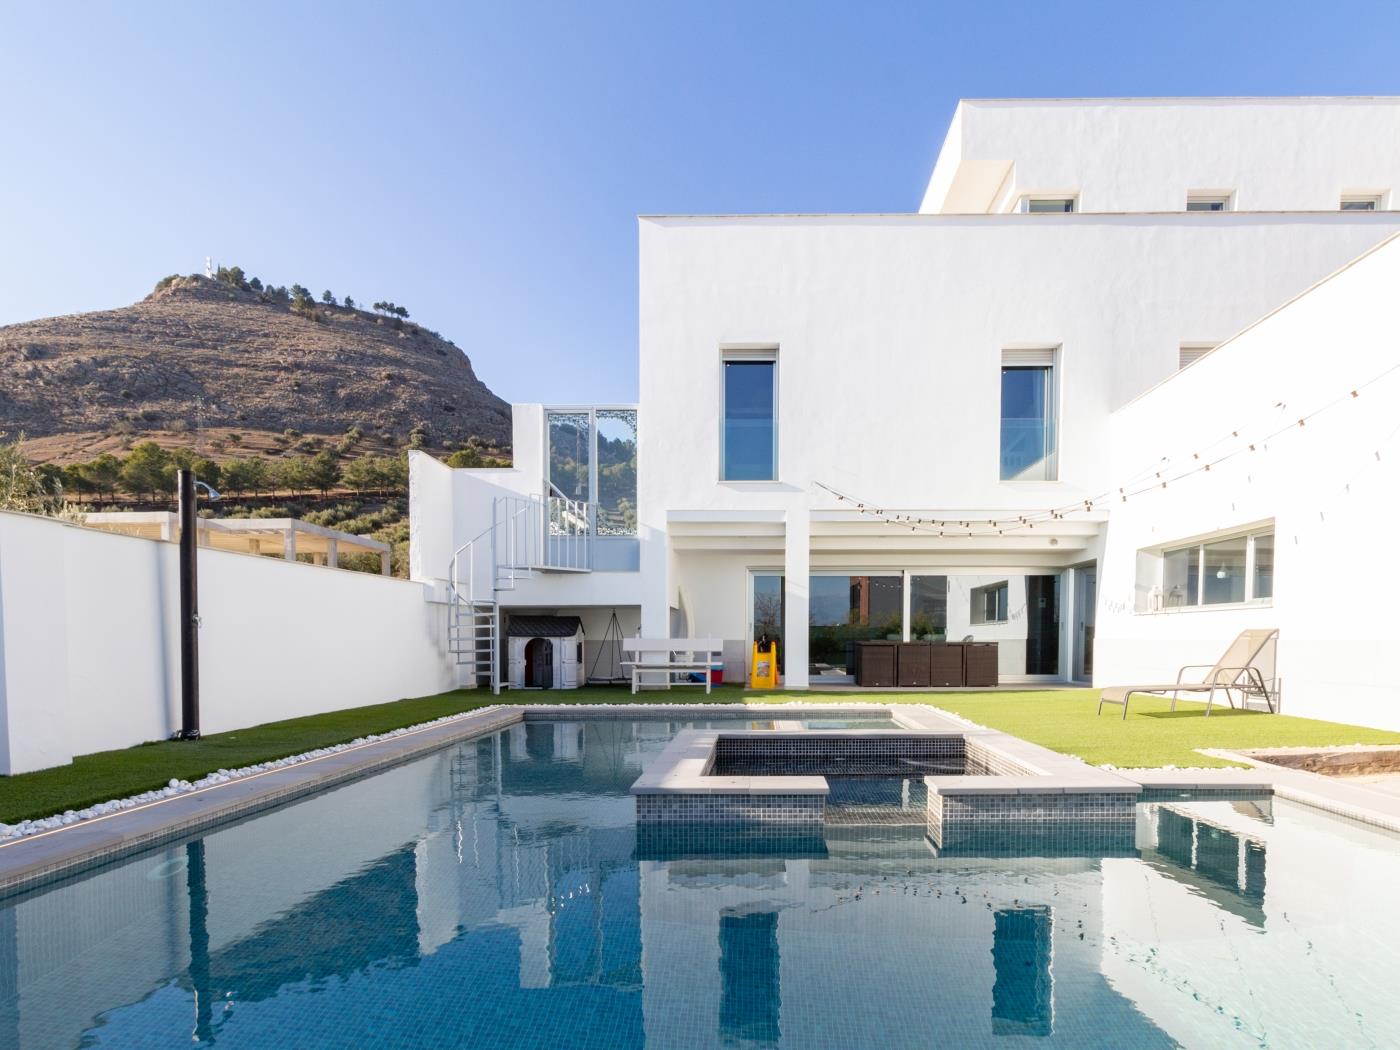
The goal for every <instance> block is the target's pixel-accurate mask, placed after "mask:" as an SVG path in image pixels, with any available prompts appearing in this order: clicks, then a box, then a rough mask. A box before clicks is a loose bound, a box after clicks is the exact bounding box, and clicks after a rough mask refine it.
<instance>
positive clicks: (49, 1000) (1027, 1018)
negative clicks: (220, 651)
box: [0, 720, 1400, 1050]
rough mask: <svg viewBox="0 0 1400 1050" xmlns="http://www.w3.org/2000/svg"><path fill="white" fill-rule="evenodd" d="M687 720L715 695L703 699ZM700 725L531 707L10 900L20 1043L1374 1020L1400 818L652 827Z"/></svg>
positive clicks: (745, 1041) (877, 815)
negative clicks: (1035, 827) (748, 834)
mask: <svg viewBox="0 0 1400 1050" xmlns="http://www.w3.org/2000/svg"><path fill="white" fill-rule="evenodd" d="M690 724H699V723H690ZM682 725H683V724H682V723H674V722H673V723H662V722H646V721H638V722H628V721H622V720H600V721H594V722H583V723H532V724H529V725H523V726H517V727H514V728H512V729H510V730H507V731H504V732H502V733H498V734H494V735H492V736H488V737H485V738H482V739H479V740H474V741H470V742H467V743H464V744H462V745H459V746H455V747H452V748H450V749H447V750H444V751H441V752H438V753H436V754H433V755H431V756H429V757H427V758H423V759H420V760H417V761H414V762H412V763H409V764H406V765H403V766H400V767H398V768H395V769H392V770H389V771H388V772H385V773H381V774H379V775H377V776H374V777H372V778H368V779H365V780H361V781H358V782H355V783H351V784H347V785H345V786H342V787H340V788H338V789H335V790H333V791H329V792H326V793H325V794H322V795H319V796H316V797H313V798H309V799H306V800H303V801H301V802H297V803H295V804H292V805H288V806H286V807H283V808H281V809H278V810H275V811H271V812H268V813H265V814H263V815H261V816H258V817H255V818H251V819H248V820H246V821H243V822H241V823H238V824H232V825H227V826H223V827H220V828H217V829H215V830H213V831H210V832H208V833H206V834H204V835H203V836H201V837H198V838H193V839H191V840H190V841H188V842H181V843H178V844H175V845H171V846H166V847H162V848H160V849H158V850H155V851H153V852H151V853H149V854H146V855H142V856H139V857H136V858H132V859H129V860H126V861H123V862H121V863H119V864H115V865H112V866H109V867H106V868H103V869H100V870H96V871H92V872H88V873H86V874H83V875H80V876H76V877H73V878H71V879H69V880H67V881H65V882H63V883H60V884H58V885H55V886H52V887H46V888H44V889H42V890H39V891H34V892H30V893H27V894H25V895H22V896H19V897H12V898H9V899H6V900H0V1046H4V1047H21V1048H30V1047H35V1048H38V1047H42V1048H49V1047H72V1046H91V1047H140V1048H150V1047H156V1048H159V1047H188V1046H191V1045H205V1044H208V1045H220V1046H227V1047H237V1048H252V1050H260V1048H264V1047H308V1048H310V1047H385V1048H401V1047H403V1048H407V1047H413V1048H419V1047H456V1046H473V1047H493V1048H498V1047H513V1046H520V1047H546V1048H560V1047H577V1048H584V1047H589V1048H592V1047H643V1046H646V1047H653V1048H655V1047H678V1048H679V1047H696V1048H699V1047H801V1048H818V1050H820V1048H841V1050H849V1048H854V1047H882V1048H883V1047H910V1048H914V1047H918V1048H927V1047H959V1048H962V1047H1032V1046H1034V1047H1076V1048H1077V1047H1169V1046H1188V1047H1234V1046H1239V1047H1352V1046H1356V1047H1384V1046H1395V1045H1397V1042H1400V996H1397V995H1396V993H1395V988H1396V981H1397V978H1400V938H1398V937H1397V936H1396V933H1397V931H1400V894H1397V893H1396V892H1395V888H1396V887H1397V886H1400V843H1398V842H1397V840H1395V839H1393V838H1391V837H1388V836H1385V835H1382V834H1379V833H1375V832H1372V831H1369V830H1367V829H1364V828H1361V827H1359V826H1356V825H1351V824H1348V823H1345V822H1342V821H1339V820H1336V819H1333V818H1329V817H1326V816H1324V815H1321V814H1319V813H1317V812H1315V811H1312V810H1309V809H1305V808H1302V807H1298V806H1293V805H1289V804H1287V803H1283V802H1277V801H1275V802H1270V801H1267V800H1253V801H1250V800H1241V801H1233V802H1232V801H1207V802H1189V801H1163V802H1152V803H1145V804H1143V805H1141V806H1139V810H1138V820H1137V831H1136V838H1135V842H1134V843H1133V844H1132V845H1131V847H1130V848H1129V849H1127V850H1126V851H1118V853H1117V855H1112V856H1104V855H1102V853H1096V852H1094V851H1093V850H1085V849H1083V848H1082V847H1075V846H1074V845H1073V844H1071V843H1067V842H1061V843H1057V842H1054V841H1048V842H1047V841H1038V842H1034V843H1029V844H1027V843H1020V844H1018V843H1017V842H1016V841H1011V840H1008V841H1001V842H996V843H989V844H988V847H987V849H986V850H985V851H984V852H983V853H981V854H978V853H973V854H970V855H957V856H950V855H940V853H939V851H938V850H937V849H935V848H933V847H932V846H931V845H930V844H929V842H928V840H927V839H926V837H925V835H924V830H923V828H922V826H921V824H920V820H919V816H920V812H921V808H922V806H923V803H924V795H923V794H922V791H921V790H920V785H917V784H906V783H901V782H900V781H871V782H864V783H862V782H859V781H855V782H849V783H845V784H843V785H842V787H841V791H840V792H839V793H838V796H837V797H836V798H835V799H834V802H833V806H834V809H833V813H832V820H831V823H830V825H829V826H828V827H827V829H826V832H825V834H824V835H822V836H819V838H818V841H815V842H812V841H806V842H796V843H794V842H784V841H779V840H763V839H753V838H745V839H741V840H729V841H728V842H723V841H717V842H715V843H713V844H712V846H711V847H708V848H706V847H698V846H697V845H696V844H695V842H693V841H692V842H690V843H688V844H681V847H680V848H672V847H668V846H667V845H666V844H665V843H659V844H658V843H655V842H643V843H641V844H640V845H641V849H640V851H639V842H638V838H637V834H636V828H635V825H634V822H633V802H632V799H631V797H630V796H629V795H628V787H629V786H630V785H631V783H632V781H633V780H634V779H635V778H636V776H637V775H638V773H639V772H640V770H641V769H642V767H643V766H644V765H645V764H646V763H647V762H648V761H649V760H650V759H651V758H652V757H654V756H655V755H656V754H657V753H658V752H659V751H660V749H661V748H662V747H663V746H664V745H665V743H666V742H667V741H668V740H669V739H670V737H671V736H672V735H673V734H674V733H675V732H676V731H677V730H678V729H680V728H682Z"/></svg>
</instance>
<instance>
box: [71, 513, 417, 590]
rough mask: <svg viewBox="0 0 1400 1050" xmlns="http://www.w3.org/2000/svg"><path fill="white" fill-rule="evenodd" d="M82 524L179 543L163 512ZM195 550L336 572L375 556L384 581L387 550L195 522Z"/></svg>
mask: <svg viewBox="0 0 1400 1050" xmlns="http://www.w3.org/2000/svg"><path fill="white" fill-rule="evenodd" d="M84 523H85V524H86V525H88V526H90V527H91V528H94V529H105V530H106V531H108V532H119V533H121V534H123V535H125V536H140V537H142V538H144V539H148V540H170V541H175V540H179V538H180V519H179V517H178V515H176V514H174V513H172V512H169V511H102V512H98V513H93V514H88V515H87V516H86V518H85V519H84ZM199 545H200V546H201V547H210V548H213V549H214V550H225V551H235V552H237V553H239V554H257V555H262V556H264V557H275V556H279V555H280V556H281V557H283V558H286V559H287V561H296V560H297V556H298V555H302V554H304V555H309V556H310V559H311V562H312V564H314V565H327V566H330V567H332V568H338V567H339V565H340V556H341V555H342V554H377V555H379V571H380V572H381V573H383V574H384V575H385V576H388V575H389V544H387V543H384V542H382V541H381V540H373V539H370V538H369V537H368V536H356V535H355V534H354V533H352V532H341V531H340V530H338V529H328V528H326V527H325V526H324V525H313V524H311V522H309V521H302V520H301V519H299V518H200V519H199Z"/></svg>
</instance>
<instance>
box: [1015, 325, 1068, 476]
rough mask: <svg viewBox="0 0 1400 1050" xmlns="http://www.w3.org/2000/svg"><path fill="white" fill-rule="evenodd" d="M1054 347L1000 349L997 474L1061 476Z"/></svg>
mask: <svg viewBox="0 0 1400 1050" xmlns="http://www.w3.org/2000/svg"><path fill="white" fill-rule="evenodd" d="M1055 386H1056V383H1055V350H1054V349H1053V348H1050V349H1044V350H1003V351H1002V352H1001V480H1002V481H1054V480H1056V478H1057V477H1058V476H1059V463H1058V459H1059V457H1058V454H1057V435H1056V431H1057V429H1058V427H1057V426H1056V411H1055V403H1056V400H1057V398H1056V391H1055Z"/></svg>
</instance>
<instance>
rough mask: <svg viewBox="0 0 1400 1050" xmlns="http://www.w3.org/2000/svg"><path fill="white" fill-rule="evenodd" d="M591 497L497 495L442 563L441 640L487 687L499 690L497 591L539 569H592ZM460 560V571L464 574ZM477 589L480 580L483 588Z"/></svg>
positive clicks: (458, 662) (494, 691)
mask: <svg viewBox="0 0 1400 1050" xmlns="http://www.w3.org/2000/svg"><path fill="white" fill-rule="evenodd" d="M594 512H595V508H594V506H593V504H590V503H583V502H581V501H579V500H571V499H568V498H567V497H564V496H547V497H540V496H497V497H495V499H494V500H493V501H492V506H491V524H490V526H488V527H487V528H486V529H484V530H482V531H481V532H480V533H478V534H477V535H476V536H473V537H472V538H471V539H470V540H468V541H467V542H466V543H464V544H462V545H461V546H460V547H458V548H457V549H456V550H455V551H453V552H452V561H451V563H450V565H449V566H448V571H447V590H448V620H447V648H448V651H449V652H450V653H451V654H452V655H453V657H454V658H455V660H456V663H457V664H458V665H459V666H466V667H468V668H470V672H469V673H470V674H471V676H472V678H473V679H474V684H475V685H477V686H480V685H481V684H482V679H483V678H484V679H486V682H487V683H488V684H489V685H490V687H491V692H492V693H493V694H496V695H499V694H500V691H501V612H500V602H499V600H498V598H497V595H498V594H499V593H500V592H501V591H512V590H515V586H516V583H517V582H518V581H520V580H522V579H527V578H529V577H531V576H534V575H535V574H536V573H539V572H589V571H591V569H592V533H593V529H592V523H593V515H594ZM488 543H489V553H490V569H491V572H490V578H491V586H490V592H489V594H481V593H479V592H478V588H477V565H476V563H477V561H478V559H479V558H480V557H481V554H482V553H483V552H484V546H483V545H485V544H488ZM464 563H465V578H464ZM483 589H484V588H483Z"/></svg>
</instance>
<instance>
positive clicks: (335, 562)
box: [326, 536, 340, 569]
mask: <svg viewBox="0 0 1400 1050" xmlns="http://www.w3.org/2000/svg"><path fill="white" fill-rule="evenodd" d="M326 564H327V565H329V566H330V567H331V568H332V569H338V568H339V567H340V548H339V544H337V543H336V539H335V537H334V536H329V537H327V539H326Z"/></svg>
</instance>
